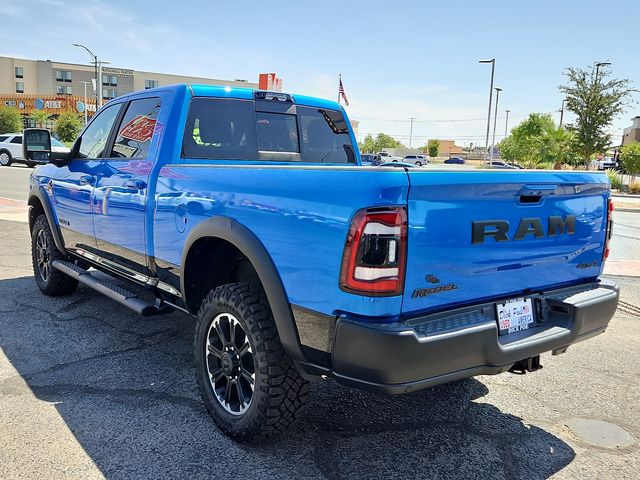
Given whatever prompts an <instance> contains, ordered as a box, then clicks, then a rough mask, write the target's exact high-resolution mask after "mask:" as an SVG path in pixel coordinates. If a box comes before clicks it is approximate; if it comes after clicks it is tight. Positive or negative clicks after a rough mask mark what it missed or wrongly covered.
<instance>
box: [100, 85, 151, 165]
mask: <svg viewBox="0 0 640 480" xmlns="http://www.w3.org/2000/svg"><path fill="white" fill-rule="evenodd" d="M159 112H160V99H159V98H157V97H153V98H144V99H141V100H134V101H132V102H131V103H130V104H129V107H128V108H127V113H125V115H124V117H123V118H122V123H120V127H119V128H118V135H117V137H116V141H115V143H114V145H113V149H112V150H111V154H110V155H109V157H110V158H146V157H147V153H148V152H149V146H150V145H151V138H152V137H153V132H154V130H155V127H156V121H157V119H158V113H159Z"/></svg>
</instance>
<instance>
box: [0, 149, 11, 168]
mask: <svg viewBox="0 0 640 480" xmlns="http://www.w3.org/2000/svg"><path fill="white" fill-rule="evenodd" d="M12 161H13V159H12V158H11V154H10V153H9V152H8V151H6V150H2V151H0V165H2V166H3V167H8V166H9V165H11V163H12Z"/></svg>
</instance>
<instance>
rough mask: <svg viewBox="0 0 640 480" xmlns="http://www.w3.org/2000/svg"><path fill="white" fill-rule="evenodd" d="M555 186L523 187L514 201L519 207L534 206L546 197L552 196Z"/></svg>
mask: <svg viewBox="0 0 640 480" xmlns="http://www.w3.org/2000/svg"><path fill="white" fill-rule="evenodd" d="M557 187H558V186H557V185H525V186H524V187H522V189H521V190H520V191H519V192H518V194H517V195H516V201H517V202H518V203H519V204H521V205H536V204H538V203H540V202H541V201H542V199H543V198H544V197H546V196H547V195H552V194H553V193H554V192H555V191H556V188H557Z"/></svg>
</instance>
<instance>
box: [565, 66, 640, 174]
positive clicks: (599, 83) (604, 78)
mask: <svg viewBox="0 0 640 480" xmlns="http://www.w3.org/2000/svg"><path fill="white" fill-rule="evenodd" d="M565 75H566V77H567V84H566V85H561V86H560V87H559V88H560V91H561V92H562V93H564V94H565V96H566V98H567V110H569V111H571V112H573V113H574V114H575V115H576V117H577V118H576V123H575V125H572V126H571V127H570V128H569V129H570V130H572V131H573V132H575V135H576V137H575V138H576V145H577V148H578V153H580V155H581V156H582V159H583V161H584V165H585V168H588V167H589V162H590V160H591V156H592V155H593V154H594V153H598V152H603V151H605V150H606V149H607V147H608V146H609V144H610V143H611V134H610V133H608V132H607V127H608V126H609V125H610V124H611V122H612V121H613V118H614V117H615V116H616V115H618V114H620V113H624V111H625V109H626V107H627V106H628V105H629V104H630V103H631V94H632V93H633V92H636V91H637V90H635V89H633V88H631V81H630V80H628V79H614V78H612V79H609V78H608V77H609V75H610V74H609V72H607V71H606V70H604V69H601V70H598V69H597V68H595V67H592V68H591V69H590V70H582V69H581V68H567V69H566V70H565Z"/></svg>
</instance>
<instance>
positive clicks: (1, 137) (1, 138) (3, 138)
mask: <svg viewBox="0 0 640 480" xmlns="http://www.w3.org/2000/svg"><path fill="white" fill-rule="evenodd" d="M7 138H9V137H7V136H6V135H0V142H4V141H5V140H6V139H7Z"/></svg>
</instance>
